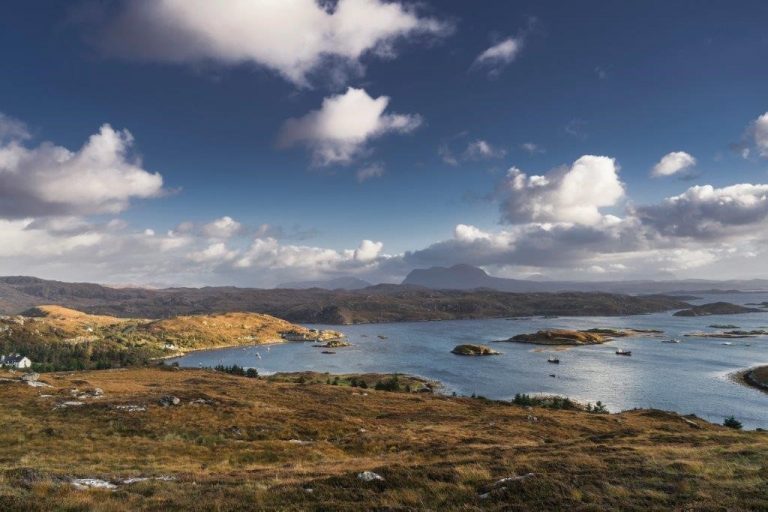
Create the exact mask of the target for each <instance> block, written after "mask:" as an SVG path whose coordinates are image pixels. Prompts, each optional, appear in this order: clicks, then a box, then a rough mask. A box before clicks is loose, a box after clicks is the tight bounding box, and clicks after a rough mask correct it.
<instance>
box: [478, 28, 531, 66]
mask: <svg viewBox="0 0 768 512" xmlns="http://www.w3.org/2000/svg"><path fill="white" fill-rule="evenodd" d="M522 48H523V39H522V37H508V38H506V39H504V40H503V41H500V42H498V43H497V44H495V45H493V46H491V47H490V48H488V49H486V50H485V51H483V52H482V53H481V54H480V55H478V56H477V58H476V59H475V62H474V64H473V66H474V67H475V68H484V69H488V70H489V71H488V72H489V74H491V75H497V74H498V73H500V72H501V71H502V70H503V69H504V68H505V67H507V66H508V65H509V64H511V63H512V62H513V61H514V60H515V59H516V58H517V56H518V54H519V53H520V50H522Z"/></svg>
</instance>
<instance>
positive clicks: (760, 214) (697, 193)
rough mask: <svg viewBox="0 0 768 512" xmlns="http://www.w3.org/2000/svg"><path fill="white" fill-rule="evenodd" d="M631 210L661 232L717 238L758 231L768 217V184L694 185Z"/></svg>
mask: <svg viewBox="0 0 768 512" xmlns="http://www.w3.org/2000/svg"><path fill="white" fill-rule="evenodd" d="M635 214H636V215H637V217H638V218H639V219H640V220H641V221H642V222H643V223H644V224H646V225H648V226H651V227H653V228H654V229H656V230H657V231H659V232H660V233H661V234H663V235H665V236H675V237H691V238H701V239H719V238H728V237H730V236H734V235H737V234H744V232H745V231H747V232H761V231H764V226H761V224H762V223H764V222H765V220H766V218H768V185H752V184H748V183H743V184H738V185H731V186H729V187H723V188H715V187H713V186H712V185H703V186H695V187H691V188H689V189H688V190H686V191H685V192H683V193H682V194H680V195H677V196H673V197H669V198H667V199H665V200H664V201H662V202H661V203H659V204H656V205H649V206H641V207H638V208H637V209H636V212H635Z"/></svg>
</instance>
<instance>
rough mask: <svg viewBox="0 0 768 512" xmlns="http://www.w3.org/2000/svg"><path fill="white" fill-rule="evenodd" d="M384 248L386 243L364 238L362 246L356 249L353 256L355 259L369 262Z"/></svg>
mask: <svg viewBox="0 0 768 512" xmlns="http://www.w3.org/2000/svg"><path fill="white" fill-rule="evenodd" d="M383 248H384V244H383V243H381V242H373V241H371V240H363V241H362V242H361V243H360V247H358V248H357V249H355V252H354V253H353V258H354V260H355V261H361V262H363V263H368V262H371V261H373V260H375V259H376V258H377V257H378V256H379V254H380V253H381V250H382V249H383Z"/></svg>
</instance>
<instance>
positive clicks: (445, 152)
mask: <svg viewBox="0 0 768 512" xmlns="http://www.w3.org/2000/svg"><path fill="white" fill-rule="evenodd" d="M437 155H438V156H439V157H440V160H442V161H443V163H446V164H448V165H450V166H453V167H456V166H457V165H459V159H458V158H456V156H455V155H454V154H453V151H451V148H450V147H449V146H448V144H440V146H438V148H437Z"/></svg>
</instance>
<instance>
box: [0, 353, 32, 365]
mask: <svg viewBox="0 0 768 512" xmlns="http://www.w3.org/2000/svg"><path fill="white" fill-rule="evenodd" d="M0 366H6V367H10V368H18V369H23V368H30V367H31V366H32V361H30V359H29V358H28V357H26V356H22V355H21V354H11V355H9V356H0Z"/></svg>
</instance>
